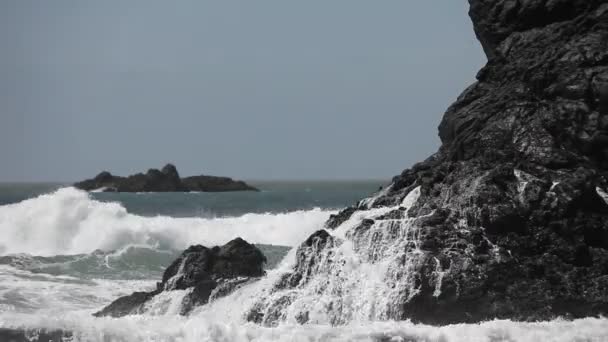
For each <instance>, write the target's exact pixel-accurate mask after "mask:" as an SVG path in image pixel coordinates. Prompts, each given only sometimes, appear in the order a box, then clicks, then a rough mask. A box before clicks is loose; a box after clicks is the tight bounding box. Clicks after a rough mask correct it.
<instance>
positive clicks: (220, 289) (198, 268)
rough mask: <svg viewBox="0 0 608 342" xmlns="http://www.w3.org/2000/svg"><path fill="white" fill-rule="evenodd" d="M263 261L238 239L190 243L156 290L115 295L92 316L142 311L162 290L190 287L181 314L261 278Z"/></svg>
mask: <svg viewBox="0 0 608 342" xmlns="http://www.w3.org/2000/svg"><path fill="white" fill-rule="evenodd" d="M265 262H266V257H265V256H264V254H262V252H261V251H260V250H259V249H258V248H257V247H256V246H254V245H251V244H249V243H247V242H246V241H245V240H243V239H241V238H236V239H234V240H232V241H230V242H228V243H227V244H225V245H224V246H221V247H218V246H216V247H213V248H207V247H204V246H201V245H196V246H190V247H189V248H188V249H186V250H185V251H184V252H183V253H182V255H181V256H180V257H179V258H177V259H176V260H175V261H174V262H173V263H172V264H171V265H170V266H169V267H167V269H166V270H165V272H164V274H163V278H162V281H161V282H159V283H158V284H157V288H156V290H154V291H151V292H135V293H133V294H131V295H129V296H124V297H121V298H118V299H117V300H115V301H114V302H112V303H111V304H110V305H108V306H106V307H105V308H103V309H102V310H101V311H99V312H97V313H95V314H94V315H95V316H112V317H121V316H125V315H129V314H138V313H142V312H144V311H145V305H146V303H149V302H150V300H152V299H153V298H154V297H155V296H157V295H159V294H161V293H162V292H167V291H174V290H190V292H188V293H187V294H186V295H185V297H184V298H183V300H182V303H181V313H182V314H187V313H189V312H190V311H191V310H192V309H193V308H195V307H196V306H200V305H203V304H206V303H207V302H208V301H209V300H213V299H216V298H219V297H223V296H226V295H227V294H229V293H231V292H232V291H234V290H235V289H237V288H239V287H240V286H242V285H243V284H245V283H248V282H251V281H253V280H255V279H257V278H259V277H261V276H262V275H264V273H265V272H264V269H263V266H264V263H265Z"/></svg>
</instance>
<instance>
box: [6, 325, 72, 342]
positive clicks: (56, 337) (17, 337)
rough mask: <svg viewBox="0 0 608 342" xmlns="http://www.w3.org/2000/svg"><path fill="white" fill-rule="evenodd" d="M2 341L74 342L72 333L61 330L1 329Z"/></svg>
mask: <svg viewBox="0 0 608 342" xmlns="http://www.w3.org/2000/svg"><path fill="white" fill-rule="evenodd" d="M0 341H3V342H67V341H74V336H73V335H72V333H70V332H64V331H61V330H54V331H49V330H40V329H34V330H24V329H7V328H0Z"/></svg>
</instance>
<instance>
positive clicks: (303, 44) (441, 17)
mask: <svg viewBox="0 0 608 342" xmlns="http://www.w3.org/2000/svg"><path fill="white" fill-rule="evenodd" d="M467 11H468V4H467V1H466V0H450V1H429V0H407V1H405V0H383V1H371V0H365V1H363V0H331V1H328V0H306V1H289V0H256V1H251V0H240V1H236V0H217V1H205V0H200V1H199V0H196V1H195V0H192V1H186V0H184V1H155V0H141V1H139V0H129V1H126V0H104V1H88V0H78V1H77V0H55V1H34V0H6V1H1V2H0V49H1V51H2V53H0V160H1V162H0V181H5V182H6V181H20V182H30V181H76V180H80V179H84V178H89V177H92V176H94V175H96V174H97V173H98V172H100V171H101V170H109V171H111V172H112V173H114V174H118V175H126V174H130V173H134V172H138V171H145V170H147V169H148V168H152V167H157V168H160V167H162V166H163V165H164V164H165V163H167V162H172V163H174V164H175V165H176V166H177V168H178V170H179V171H180V173H181V174H182V175H194V174H211V175H222V176H231V177H236V178H241V179H370V178H374V179H383V178H389V177H392V176H393V175H396V174H398V173H400V172H401V171H402V170H403V169H404V168H407V167H410V166H411V165H412V164H414V163H415V162H417V161H421V160H423V159H425V158H426V157H427V156H429V155H430V154H432V153H433V152H435V151H436V150H437V148H438V147H439V144H440V141H439V138H438V137H437V126H438V124H439V122H440V120H441V117H442V115H443V113H444V112H445V110H446V109H447V107H448V106H449V105H450V103H452V102H453V101H454V100H455V99H456V97H457V96H458V95H459V94H460V93H461V92H462V91H463V90H464V89H465V88H466V87H467V86H468V85H470V84H471V83H473V82H474V80H475V78H474V76H475V74H476V72H477V70H478V69H479V68H481V67H482V66H483V65H484V64H485V61H486V59H485V57H484V55H483V52H482V50H481V46H480V44H479V43H478V42H477V40H476V39H475V35H474V33H473V28H472V24H471V21H470V19H469V18H468V16H467Z"/></svg>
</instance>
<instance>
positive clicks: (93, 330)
mask: <svg viewBox="0 0 608 342" xmlns="http://www.w3.org/2000/svg"><path fill="white" fill-rule="evenodd" d="M0 321H3V322H4V323H5V324H4V327H6V328H13V329H26V330H27V329H44V328H46V329H51V330H57V329H61V330H64V331H70V332H71V339H70V340H76V341H83V342H84V341H91V342H92V341H99V342H101V341H116V342H127V341H181V342H191V341H192V342H193V341H222V342H224V341H226V342H227V341H307V342H313V341H319V342H320V341H335V342H337V341H361V342H363V341H378V342H380V341H387V342H388V341H409V342H471V341H480V342H481V341H483V342H536V341H552V342H573V341H581V342H583V341H584V342H601V341H605V340H606V336H608V320H607V319H605V318H585V319H579V320H574V321H565V320H554V321H551V322H537V323H520V322H513V321H508V320H497V321H489V322H484V323H480V324H457V325H448V326H443V327H433V326H428V325H422V324H414V323H411V322H408V321H403V322H375V323H352V324H349V325H346V326H341V327H332V326H327V325H282V326H279V327H275V328H267V327H261V326H258V325H254V324H250V323H247V324H242V323H232V322H220V321H218V320H213V319H212V317H203V316H197V317H179V316H148V317H144V316H129V317H125V318H122V319H111V318H93V317H83V316H76V315H74V316H65V317H49V316H40V315H38V316H32V315H24V314H17V315H11V316H7V315H3V314H0ZM34 336H35V334H34Z"/></svg>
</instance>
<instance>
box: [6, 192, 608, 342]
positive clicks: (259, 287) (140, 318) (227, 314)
mask: <svg viewBox="0 0 608 342" xmlns="http://www.w3.org/2000/svg"><path fill="white" fill-rule="evenodd" d="M387 183H388V182H387V181H297V182H296V181H294V182H286V181H285V182H251V184H252V185H254V186H256V187H258V188H260V189H261V190H262V191H261V192H232V193H145V194H144V193H141V194H139V193H137V194H126V193H87V192H84V191H80V190H77V189H74V188H71V187H67V186H65V185H62V184H2V185H0V328H9V329H25V330H28V331H29V332H30V337H31V338H32V339H34V340H35V339H36V338H37V331H38V330H39V329H50V330H55V329H61V330H65V331H70V332H71V334H72V335H71V341H103V342H108V341H121V342H122V341H124V342H127V341H180V342H191V341H192V342H193V341H429V342H430V341H435V342H452V341H454V342H465V341H466V342H474V341H479V342H499V341H509V342H519V341H522V342H526V341H560V342H561V341H563V342H566V341H572V342H574V341H576V342H603V341H608V320H606V319H604V318H586V319H579V320H574V321H568V320H561V319H559V320H554V321H550V322H536V323H519V322H511V321H508V320H495V321H490V322H484V323H480V324H457V325H449V326H443V327H432V326H427V325H421V324H414V323H411V322H409V321H402V322H392V321H384V320H381V319H376V318H374V316H373V315H368V314H367V311H365V310H369V308H367V307H365V308H364V306H363V305H359V304H360V303H370V301H369V300H365V301H360V302H357V301H356V300H355V301H354V303H352V307H351V308H350V310H351V316H352V317H356V319H351V320H350V321H348V322H346V324H343V325H340V326H332V325H331V324H330V322H329V321H324V319H323V317H320V318H319V319H317V320H316V321H314V322H311V323H309V324H306V325H299V324H297V323H296V322H293V321H291V320H289V319H287V320H285V321H284V322H281V323H280V324H279V325H278V326H273V327H266V326H260V325H256V324H253V323H249V322H246V320H245V318H244V315H245V313H246V312H247V310H248V309H249V307H250V306H251V305H252V304H253V303H254V302H255V301H257V300H259V299H260V297H263V296H265V295H267V294H268V289H269V288H271V286H272V284H273V282H275V281H276V280H277V279H278V278H279V277H280V276H281V275H282V274H283V273H284V272H286V271H287V270H289V268H290V267H291V266H292V265H293V262H294V258H295V253H294V251H295V249H294V248H293V247H297V246H298V245H299V244H300V243H301V242H302V241H304V240H305V239H306V238H307V237H308V236H309V235H310V234H311V233H313V232H315V231H316V230H319V229H322V228H323V224H324V222H325V221H326V220H327V219H328V217H329V215H331V214H332V213H335V212H337V211H338V210H339V209H340V208H343V207H345V206H348V205H352V204H355V203H357V202H358V201H359V200H361V199H362V198H365V197H367V196H369V195H371V194H372V193H373V192H375V191H376V190H378V188H379V187H381V186H383V185H386V184H387ZM236 237H241V238H243V239H245V240H247V241H248V242H251V243H255V244H256V245H257V246H258V247H259V248H260V249H261V250H262V251H263V253H264V254H265V255H266V256H267V258H268V263H267V265H266V271H267V276H266V277H265V278H264V279H262V280H261V281H259V282H257V283H254V284H252V285H248V286H245V287H243V288H242V289H239V290H237V291H236V292H235V293H233V294H231V295H229V296H227V297H224V298H221V299H218V300H216V301H214V302H212V303H210V304H208V305H206V306H203V307H201V308H200V309H198V310H196V311H194V312H193V313H192V314H190V315H189V316H180V315H179V314H178V312H179V311H180V310H179V303H180V299H181V297H180V296H183V293H181V292H182V291H174V292H175V293H172V294H169V295H166V296H164V297H162V298H160V299H159V300H155V301H154V303H152V304H151V305H150V306H149V307H148V308H147V310H146V312H145V313H144V314H141V315H132V316H127V317H123V318H94V317H93V316H92V315H91V314H92V313H93V312H96V311H98V310H99V309H101V308H102V307H104V306H105V305H107V304H109V303H110V302H112V301H113V300H114V299H116V298H118V297H120V296H123V295H127V294H130V293H132V292H134V291H147V290H151V289H153V288H154V287H155V285H156V282H157V281H159V280H160V278H161V276H162V272H163V271H164V269H165V267H166V266H168V264H169V263H170V262H171V261H173V260H174V259H175V258H176V257H177V256H178V255H179V254H180V253H181V251H183V250H184V249H185V248H187V247H188V246H190V245H193V244H202V245H206V246H213V245H221V244H224V243H226V242H228V241H230V240H232V239H234V238H236ZM344 248H348V246H347V245H346V244H345V247H344ZM353 258H354V256H353ZM347 266H348V267H352V268H356V267H359V265H358V264H357V263H356V262H355V261H353V262H352V265H346V266H345V267H347ZM369 266H370V265H366V268H365V269H364V272H363V271H361V269H360V270H359V271H357V272H354V271H353V272H352V273H350V274H351V275H353V276H355V275H356V278H355V279H349V281H348V283H349V285H350V286H352V287H358V291H359V290H361V293H366V294H367V296H369V297H374V296H375V295H377V296H380V294H381V293H382V291H383V289H382V288H380V287H381V286H382V281H381V279H380V280H379V281H378V282H375V283H373V284H374V285H373V286H371V287H367V288H365V286H368V285H366V284H368V283H371V282H366V279H360V278H363V277H364V276H365V277H369V278H374V276H375V273H378V272H379V271H378V269H377V268H376V267H369ZM371 266H373V265H371ZM346 272H348V269H346ZM347 275H348V274H347ZM363 290H364V291H363ZM356 293H359V292H356ZM302 296H306V297H305V298H301V301H302V303H304V304H306V305H311V303H318V302H322V301H323V300H324V297H315V294H314V293H309V292H305V291H302ZM371 302H373V301H371ZM373 303H375V302H373ZM357 310H360V311H359V312H357ZM351 316H349V317H351ZM2 342H4V341H2Z"/></svg>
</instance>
